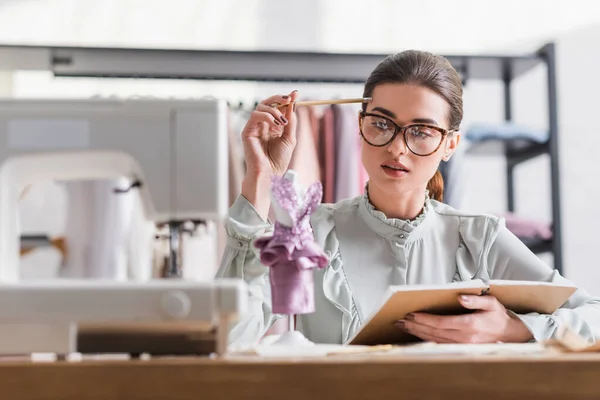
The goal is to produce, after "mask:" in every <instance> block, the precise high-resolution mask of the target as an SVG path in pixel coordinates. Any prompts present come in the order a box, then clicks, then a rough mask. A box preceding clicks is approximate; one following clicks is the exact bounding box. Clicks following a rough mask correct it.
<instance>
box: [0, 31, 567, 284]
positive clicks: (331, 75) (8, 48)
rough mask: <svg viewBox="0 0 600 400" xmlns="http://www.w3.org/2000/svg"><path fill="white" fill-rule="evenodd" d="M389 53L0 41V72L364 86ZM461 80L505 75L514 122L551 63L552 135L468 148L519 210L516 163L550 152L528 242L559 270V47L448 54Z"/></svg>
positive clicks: (508, 116)
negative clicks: (498, 162)
mask: <svg viewBox="0 0 600 400" xmlns="http://www.w3.org/2000/svg"><path fill="white" fill-rule="evenodd" d="M386 56H387V54H347V53H315V52H285V51H219V50H176V49H173V50H169V49H138V48H136V49H132V48H100V47H65V46H20V45H0V69H8V70H15V69H20V70H46V71H51V72H52V73H53V74H54V75H55V76H69V77H112V78H133V77H135V78H160V79H200V80H245V81H263V82H316V83H355V84H362V83H363V82H364V81H365V79H366V78H367V76H368V75H369V73H370V72H371V70H372V69H373V68H374V67H375V65H377V63H379V62H380V61H381V60H383V59H384V58H385V57H386ZM446 57H447V58H448V59H449V60H450V62H451V63H452V64H453V66H454V67H455V68H456V70H457V71H458V72H459V74H460V75H461V76H462V79H463V82H467V81H468V80H471V79H473V80H500V81H502V82H503V83H504V115H505V119H506V121H510V120H511V119H512V110H511V105H512V93H511V82H512V81H513V80H514V79H515V78H516V77H518V76H521V75H523V74H525V73H526V72H528V71H530V70H532V69H533V68H535V67H536V66H539V65H541V64H543V63H545V64H546V66H547V86H548V110H549V121H548V123H549V124H548V125H549V134H550V136H549V140H548V142H546V143H543V144H538V143H532V142H527V141H522V140H506V141H501V140H494V141H490V142H484V143H481V144H480V145H477V146H474V147H473V148H472V149H470V152H471V153H477V154H486V153H490V152H495V153H496V154H498V153H500V154H504V156H505V157H506V160H507V169H506V184H507V204H508V211H515V188H514V174H515V167H516V166H517V165H519V164H520V163H522V162H524V161H527V160H529V159H531V158H533V157H537V156H539V155H541V154H549V155H550V172H551V187H552V189H551V193H552V198H551V201H552V226H553V232H554V236H553V238H552V240H550V241H531V242H527V241H525V240H524V242H526V244H527V245H528V246H529V247H530V248H531V249H532V250H533V251H534V252H536V253H541V252H548V251H550V252H552V253H553V256H554V267H555V268H556V269H557V270H559V271H561V272H562V237H561V215H560V191H559V176H558V173H559V165H558V143H557V137H558V124H557V108H556V107H557V106H556V103H557V99H556V97H557V93H556V65H555V47H554V44H552V43H550V44H547V45H545V46H544V47H542V48H541V49H539V50H538V51H537V52H534V53H532V54H526V55H477V54H471V55H446Z"/></svg>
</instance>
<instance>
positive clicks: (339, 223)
mask: <svg viewBox="0 0 600 400" xmlns="http://www.w3.org/2000/svg"><path fill="white" fill-rule="evenodd" d="M311 224H312V227H313V230H314V236H315V240H316V241H317V243H319V244H320V245H321V246H322V247H323V249H324V250H325V252H326V254H327V255H328V256H329V258H330V262H329V265H328V266H327V267H326V268H324V269H322V270H315V272H314V281H315V288H314V292H315V303H316V311H315V312H314V313H312V314H305V315H298V316H297V329H298V330H300V331H301V332H302V333H303V334H304V335H305V336H306V337H307V338H308V339H310V340H311V341H313V342H315V343H344V342H346V341H347V340H348V339H349V338H350V337H352V336H353V335H354V334H355V333H356V332H357V330H358V329H359V328H360V326H361V325H362V324H363V323H364V321H365V320H366V318H367V317H368V316H369V315H370V314H371V312H373V311H374V307H376V305H377V304H379V303H380V301H381V300H382V297H383V295H384V293H385V291H386V289H387V288H388V287H389V286H390V285H409V284H442V283H448V282H454V281H465V280H470V279H482V280H484V281H488V280H490V279H506V280H529V281H545V282H562V283H570V282H569V281H567V280H566V279H565V278H563V277H562V276H561V275H560V274H559V273H558V272H557V271H556V270H553V269H551V268H550V267H548V266H547V265H546V264H544V263H543V262H542V261H541V260H540V259H539V258H538V257H537V256H536V255H535V254H533V253H532V252H531V251H530V250H529V249H528V248H527V247H526V246H525V245H524V244H523V243H522V242H521V241H520V240H519V239H518V238H517V237H516V236H514V235H513V234H512V233H511V232H510V231H509V230H508V229H507V228H506V227H505V225H504V220H503V219H501V218H497V217H494V216H490V215H485V214H470V213H466V212H462V211H458V210H456V209H453V208H452V207H450V206H448V205H446V204H443V203H440V202H437V201H435V200H431V199H429V198H427V199H426V200H425V207H424V209H423V213H422V214H421V215H420V216H419V217H418V218H417V219H416V220H414V221H404V220H400V219H391V218H386V216H385V215H384V214H383V213H382V212H380V211H377V210H376V209H375V208H374V207H373V206H372V204H371V203H370V202H369V200H368V195H367V194H366V193H365V194H364V195H362V196H358V197H355V198H353V199H348V200H344V201H341V202H338V203H336V204H321V205H320V206H319V208H318V209H317V211H316V212H315V213H314V214H313V215H312V217H311ZM226 230H227V235H228V241H227V247H226V250H225V253H224V255H223V259H222V261H221V266H220V268H219V271H218V272H217V277H228V278H241V279H243V280H244V281H245V282H246V283H247V284H248V287H249V302H250V303H249V311H248V313H247V314H246V315H244V316H242V317H241V319H240V320H239V321H238V322H237V323H236V324H235V325H234V326H233V327H232V328H231V332H230V340H231V343H234V344H249V343H254V342H256V341H257V340H259V339H260V338H261V337H262V336H263V335H264V333H265V332H266V331H267V330H268V329H269V328H270V326H271V325H272V324H273V322H274V321H275V320H276V319H278V318H282V317H283V316H281V315H276V314H273V313H272V312H271V306H270V302H271V293H270V284H269V281H268V279H269V276H268V268H267V267H265V266H263V265H262V264H261V262H260V260H259V258H258V252H257V250H256V249H255V248H254V246H253V241H254V240H255V239H256V238H258V237H260V236H263V235H265V234H268V233H270V232H272V225H271V224H270V223H268V222H265V221H264V220H263V219H262V218H261V217H260V216H259V214H258V213H257V212H256V210H255V209H254V207H253V206H252V204H250V203H249V202H248V201H247V200H246V199H245V198H244V197H243V196H240V197H238V198H237V200H236V201H235V203H234V204H233V206H232V207H231V209H230V212H229V218H228V219H227V222H226ZM570 284H571V283H570ZM518 316H519V318H520V319H521V320H522V321H523V323H524V324H525V325H526V326H527V327H528V328H529V330H530V331H531V332H532V334H533V336H534V338H535V339H536V340H543V339H548V338H551V337H552V336H553V334H554V332H555V331H556V328H557V326H558V324H559V323H566V324H568V325H569V326H570V327H571V329H573V330H574V331H575V332H577V333H579V334H580V335H582V336H583V337H585V338H587V339H589V340H591V341H595V340H596V338H597V337H599V336H600V299H598V298H594V297H591V296H590V295H589V294H588V293H586V292H585V291H584V290H583V289H578V290H577V291H576V292H575V293H574V294H573V295H572V296H571V298H570V299H569V300H568V301H567V302H566V303H565V304H564V305H563V306H562V307H561V308H560V309H559V310H557V311H556V312H555V313H554V314H552V315H540V314H537V313H530V314H521V315H518Z"/></svg>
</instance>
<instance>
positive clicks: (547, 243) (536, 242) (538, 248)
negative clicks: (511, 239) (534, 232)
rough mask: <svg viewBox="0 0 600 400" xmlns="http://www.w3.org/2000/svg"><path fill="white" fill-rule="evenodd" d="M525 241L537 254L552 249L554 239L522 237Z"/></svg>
mask: <svg viewBox="0 0 600 400" xmlns="http://www.w3.org/2000/svg"><path fill="white" fill-rule="evenodd" d="M520 239H521V241H522V242H523V243H525V245H526V246H527V247H529V249H530V250H531V251H532V252H534V253H535V254H540V253H547V252H551V251H552V239H550V240H543V239H529V238H520Z"/></svg>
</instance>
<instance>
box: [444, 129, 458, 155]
mask: <svg viewBox="0 0 600 400" xmlns="http://www.w3.org/2000/svg"><path fill="white" fill-rule="evenodd" d="M458 143H460V132H458V131H457V132H454V133H452V134H450V135H448V136H447V140H446V150H445V151H444V157H443V158H442V159H443V160H444V161H448V160H450V157H452V154H454V152H455V151H456V149H457V148H458Z"/></svg>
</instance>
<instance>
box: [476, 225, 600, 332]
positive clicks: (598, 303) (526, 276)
mask: <svg viewBox="0 0 600 400" xmlns="http://www.w3.org/2000/svg"><path fill="white" fill-rule="evenodd" d="M496 223H497V226H496V227H494V229H492V231H494V232H495V234H492V235H488V243H487V244H486V246H485V249H486V250H485V251H486V252H487V254H484V257H483V261H484V262H486V263H487V266H486V267H487V269H488V271H489V274H490V277H491V279H506V280H527V281H543V282H555V283H564V284H569V285H574V284H573V283H572V282H570V281H569V280H567V279H566V278H564V277H563V276H561V275H560V273H559V272H558V271H556V270H554V269H552V268H550V267H549V266H548V265H546V264H545V263H544V262H543V261H542V260H540V258H538V257H537V256H536V255H535V254H534V253H533V252H531V250H529V248H528V247H527V246H525V244H523V242H522V241H521V240H520V239H519V238H518V237H516V236H515V235H514V234H513V233H512V232H510V231H509V230H508V229H507V228H506V226H505V224H504V220H503V219H498V220H496ZM517 316H518V317H519V318H520V319H521V321H523V323H524V324H525V325H526V326H527V327H528V328H529V330H530V331H531V333H532V334H533V336H534V338H535V339H536V340H538V341H539V340H545V339H549V338H552V337H553V335H554V333H555V332H556V329H557V327H558V326H559V324H567V325H568V326H569V327H570V328H571V329H572V330H573V331H575V332H577V333H578V334H579V335H581V336H582V337H584V338H586V339H587V340H589V341H590V342H595V341H596V340H597V339H598V338H599V337H600V299H599V298H596V297H592V296H591V295H590V294H588V293H587V292H586V291H585V290H583V289H581V288H579V289H577V291H576V292H575V293H574V294H573V295H572V296H571V297H570V298H569V299H568V301H567V302H566V303H565V304H563V305H562V306H561V307H560V308H559V309H558V310H557V311H556V312H554V313H553V314H551V315H547V314H538V313H529V314H517Z"/></svg>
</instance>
